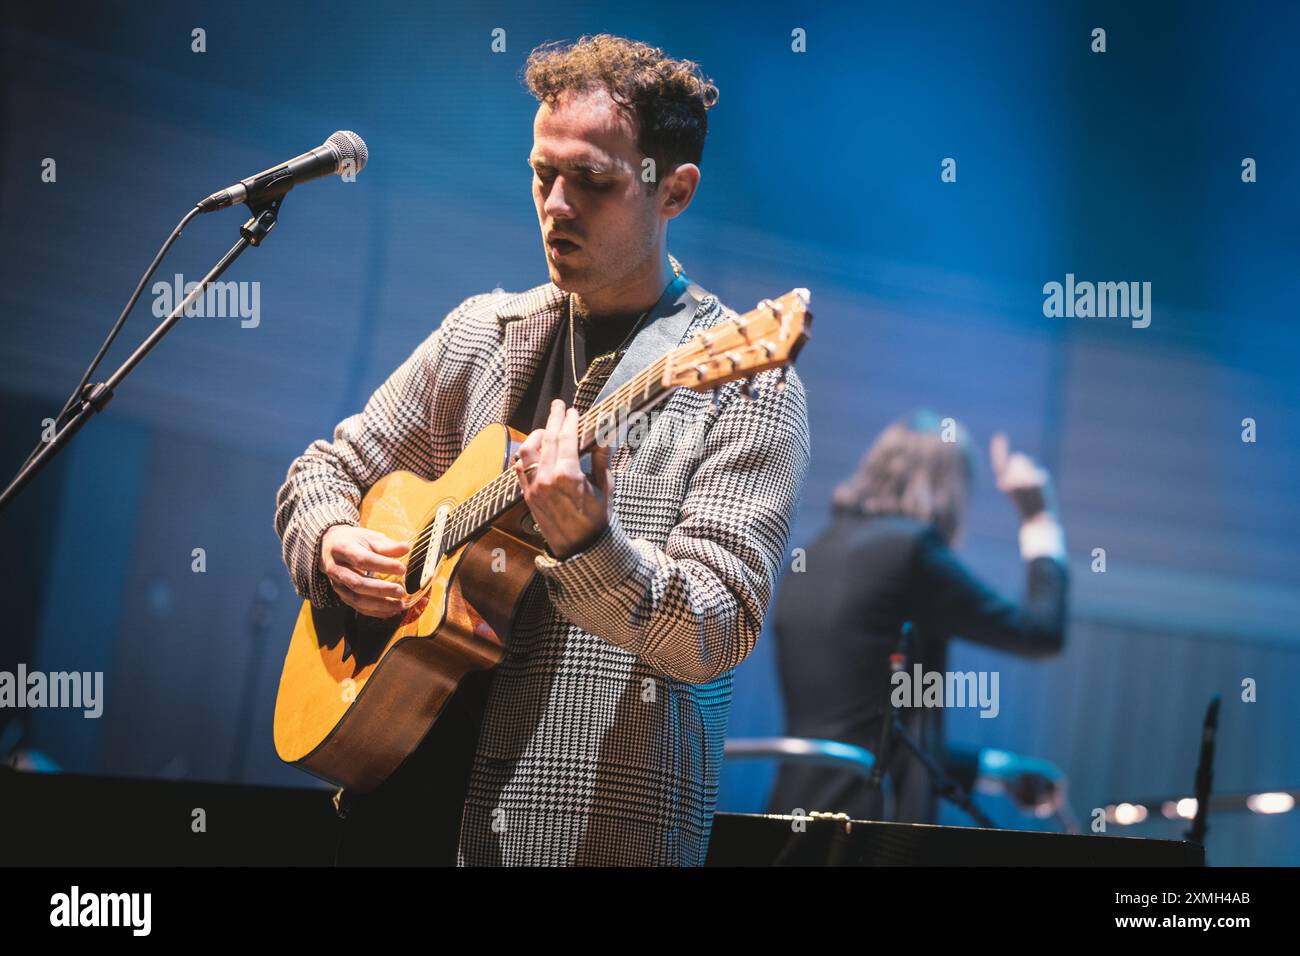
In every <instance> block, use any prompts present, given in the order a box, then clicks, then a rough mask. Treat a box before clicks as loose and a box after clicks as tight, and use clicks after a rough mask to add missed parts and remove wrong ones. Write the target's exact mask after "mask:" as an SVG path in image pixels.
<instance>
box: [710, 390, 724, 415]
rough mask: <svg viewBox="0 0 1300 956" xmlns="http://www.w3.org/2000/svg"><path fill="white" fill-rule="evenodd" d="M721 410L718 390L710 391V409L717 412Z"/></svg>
mask: <svg viewBox="0 0 1300 956" xmlns="http://www.w3.org/2000/svg"><path fill="white" fill-rule="evenodd" d="M721 408H722V403H721V402H720V401H718V390H717V389H716V388H711V389H709V409H710V410H711V411H715V412H716V411H718V410H719V409H721Z"/></svg>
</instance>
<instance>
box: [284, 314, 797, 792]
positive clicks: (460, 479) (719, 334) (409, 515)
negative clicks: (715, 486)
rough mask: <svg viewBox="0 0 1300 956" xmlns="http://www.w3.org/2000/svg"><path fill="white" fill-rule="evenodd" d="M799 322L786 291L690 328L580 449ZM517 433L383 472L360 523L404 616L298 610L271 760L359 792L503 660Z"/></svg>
mask: <svg viewBox="0 0 1300 956" xmlns="http://www.w3.org/2000/svg"><path fill="white" fill-rule="evenodd" d="M811 322H812V315H811V313H810V312H809V311H808V291H807V290H806V289H795V290H794V291H792V292H789V293H787V294H786V295H784V296H782V297H781V298H780V299H777V300H775V301H773V300H770V299H768V300H765V301H764V302H761V303H760V304H759V306H758V307H757V308H756V309H754V310H753V311H751V312H748V313H746V314H745V315H743V316H740V317H739V318H736V319H732V320H729V321H727V322H723V323H721V324H720V325H716V326H714V327H713V328H710V329H708V330H706V331H704V332H702V333H701V334H699V335H698V336H696V337H695V338H693V339H692V340H691V341H690V342H687V343H686V344H684V345H681V346H679V347H677V348H676V349H674V350H673V351H671V352H669V353H668V354H667V355H665V356H663V357H662V358H660V359H659V360H658V361H656V362H654V363H653V364H651V365H650V366H649V367H647V368H646V369H645V370H643V371H642V372H640V373H639V374H637V375H635V376H633V377H632V378H631V379H629V380H628V381H627V382H625V383H624V384H623V385H622V386H621V387H619V388H618V389H616V390H614V391H613V392H612V393H611V394H610V395H608V396H607V397H606V398H605V399H603V400H602V401H600V402H598V403H596V404H595V405H594V406H592V407H591V408H590V409H588V410H587V412H586V413H584V414H583V415H582V417H581V418H580V420H579V423H578V445H579V453H580V454H582V453H585V452H588V451H590V450H591V449H592V448H593V447H594V446H595V445H596V444H597V443H598V442H606V441H608V439H609V429H610V427H611V423H614V422H624V423H625V422H626V421H627V420H628V418H629V417H630V416H632V415H633V414H635V413H636V412H647V411H648V410H649V409H651V408H653V407H654V406H656V405H658V404H659V403H660V402H662V401H663V400H664V399H666V398H667V397H668V396H669V395H670V394H671V393H672V392H673V391H674V390H675V389H677V388H679V387H681V388H690V389H695V390H697V391H703V392H708V391H710V390H712V389H714V388H716V387H717V386H718V385H721V384H723V383H725V382H729V381H733V380H735V379H740V378H748V377H752V376H753V375H755V374H757V373H759V372H762V371H766V370H768V369H773V368H780V369H782V370H783V371H784V368H785V367H786V365H788V364H789V363H790V362H792V361H793V360H794V357H795V355H796V354H797V353H798V351H799V349H800V348H802V347H803V344H804V343H805V342H806V341H807V339H808V327H809V325H810V324H811ZM780 385H784V381H783V380H782V381H781V383H780ZM745 388H746V390H747V389H748V383H746V386H745ZM525 437H526V436H525V435H523V434H522V433H520V432H519V431H517V430H515V429H513V428H510V427H509V426H507V425H504V424H495V425H490V426H488V427H487V428H485V429H483V430H482V431H480V432H479V433H478V434H477V435H475V436H474V438H473V439H472V440H471V441H470V443H469V444H468V445H467V446H466V447H465V449H464V450H463V451H462V452H461V453H460V455H459V457H457V459H456V460H455V462H453V463H452V465H451V467H450V468H448V469H447V470H446V471H445V472H444V473H443V474H442V475H441V476H439V477H438V478H437V479H436V480H434V481H426V480H425V479H423V478H421V477H419V476H418V475H415V474H413V473H411V472H408V471H395V472H393V473H392V474H389V475H387V476H385V477H384V478H382V479H380V480H379V481H378V482H376V483H375V485H374V486H373V487H371V488H370V489H369V490H368V491H367V492H366V494H365V496H364V497H363V499H362V501H361V508H360V511H361V520H360V523H361V525H362V526H363V527H366V528H372V529H374V530H377V531H380V532H382V533H384V534H386V535H388V537H390V538H392V539H394V540H396V541H405V542H407V543H409V544H410V546H411V547H410V550H409V551H408V552H407V554H406V555H404V556H403V557H402V558H401V559H400V560H402V562H403V563H404V565H405V568H406V570H405V573H404V574H403V575H379V576H380V577H383V578H385V579H387V580H393V581H400V582H401V583H402V584H403V586H404V587H405V589H406V598H405V600H404V601H403V607H404V608H405V609H406V610H405V613H402V614H397V615H394V616H393V617H391V618H388V619H378V618H371V617H366V616H363V615H360V614H357V613H356V612H355V611H353V610H352V609H351V608H348V607H330V608H317V607H313V606H312V605H311V603H310V602H304V603H303V606H302V610H301V612H300V613H299V615H298V620H297V623H296V625H295V626H294V630H293V637H292V639H291V640H290V642H289V651H288V654H287V655H286V657H285V661H284V668H283V671H282V673H281V676H280V689H279V693H278V695H277V697H276V702H275V748H276V752H277V753H278V754H279V755H280V758H281V759H282V760H284V761H286V762H287V763H291V764H293V765H295V766H297V767H300V768H301V769H303V770H306V771H307V772H309V773H312V774H314V775H316V776H318V777H320V778H322V779H324V780H327V781H329V782H330V783H333V784H335V785H338V786H342V787H344V788H346V789H349V790H355V791H356V792H358V793H364V792H366V791H368V790H372V789H374V788H375V787H376V786H378V785H379V784H380V783H382V782H383V781H384V780H385V779H387V777H388V776H389V775H390V774H391V773H392V772H393V771H394V770H396V769H397V767H398V766H399V765H400V764H401V763H402V761H403V760H405V759H406V757H407V756H408V755H409V754H410V753H411V752H412V751H413V750H414V749H415V748H416V746H417V745H418V744H419V743H420V741H421V740H422V739H423V738H424V736H425V734H427V733H428V731H429V729H430V728H431V727H432V726H433V724H434V722H435V721H436V720H437V719H438V715H439V714H440V713H441V712H442V709H443V707H444V706H445V705H446V703H447V701H448V700H450V699H451V696H452V694H454V693H455V691H456V688H457V686H458V685H459V683H460V681H461V680H462V678H464V677H465V676H466V675H467V674H468V673H470V672H471V671H475V670H484V669H487V668H491V667H494V666H495V665H496V664H497V663H499V662H500V661H501V659H502V657H503V656H504V654H505V649H506V645H507V642H508V641H509V638H510V629H511V622H512V620H513V618H514V616H515V612H516V609H517V607H518V605H519V602H520V599H521V598H522V596H523V593H524V591H525V590H526V589H527V587H528V584H529V582H530V581H531V579H532V577H533V574H534V573H535V571H536V569H535V568H534V565H533V557H534V556H535V555H537V554H539V553H541V552H543V551H544V550H545V547H546V545H545V542H544V541H543V540H542V538H541V536H540V534H539V533H538V531H537V528H536V526H535V525H534V524H533V522H532V519H531V517H530V516H529V514H528V509H527V506H526V504H525V503H524V499H523V492H522V490H521V489H520V487H519V483H518V481H517V478H516V475H515V472H514V470H513V469H512V468H511V467H510V459H511V456H512V455H513V454H514V452H515V449H516V448H517V447H518V446H519V445H520V444H521V443H522V442H523V441H524V439H525Z"/></svg>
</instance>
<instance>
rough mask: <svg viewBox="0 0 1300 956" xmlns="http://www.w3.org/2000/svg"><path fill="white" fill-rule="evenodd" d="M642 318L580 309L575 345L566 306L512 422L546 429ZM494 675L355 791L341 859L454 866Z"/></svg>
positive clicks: (480, 675)
mask: <svg viewBox="0 0 1300 956" xmlns="http://www.w3.org/2000/svg"><path fill="white" fill-rule="evenodd" d="M640 318H641V316H637V315H629V316H612V317H603V318H601V319H600V320H599V322H593V323H591V325H590V327H587V326H586V324H585V323H584V322H583V321H582V319H581V318H580V317H578V316H575V317H574V320H573V332H574V337H573V345H572V349H570V343H569V319H568V314H567V312H566V315H565V318H564V321H562V322H560V323H559V325H558V327H557V329H556V332H555V336H554V338H553V339H552V340H551V344H550V347H549V348H548V349H547V351H546V354H545V355H543V356H542V360H541V362H540V363H539V365H538V367H537V371H536V373H535V374H534V375H533V377H532V380H531V381H530V382H529V384H528V388H527V389H525V390H524V394H523V396H522V397H521V398H520V400H519V405H518V407H516V408H515V410H514V412H513V413H512V414H511V416H510V420H509V424H510V426H511V427H512V428H516V429H518V430H519V431H521V432H523V433H524V434H528V433H529V432H531V431H533V430H534V429H537V428H545V427H546V419H547V416H548V415H549V414H550V405H551V402H552V401H553V400H554V399H556V398H560V399H563V400H564V403H565V405H566V406H567V405H569V404H570V403H571V402H572V401H573V397H574V395H575V394H576V392H577V388H576V386H575V385H574V378H575V377H576V378H577V379H579V380H581V379H582V376H583V374H584V373H585V372H586V370H587V367H588V366H589V365H590V364H591V359H593V358H595V357H596V356H598V355H602V354H604V353H605V352H610V351H614V350H615V349H617V348H619V346H620V344H622V343H623V342H624V340H625V339H627V338H629V335H630V333H631V331H632V328H633V326H635V325H636V323H637V322H638V320H639V319H640ZM624 347H625V346H624ZM575 358H576V360H577V367H576V372H575V367H574V362H573V359H575ZM491 682H492V671H478V672H475V673H471V674H470V675H468V676H467V677H466V678H465V679H464V680H463V681H461V685H460V688H459V689H458V690H457V691H456V694H455V696H453V697H452V699H451V700H450V701H448V702H447V706H446V708H445V709H444V711H443V713H442V714H441V715H440V716H439V718H438V720H437V721H436V722H435V723H434V725H433V727H432V729H430V731H429V733H428V736H426V737H425V738H424V740H423V741H422V742H421V743H420V746H419V747H418V748H417V749H416V750H415V752H414V753H412V754H411V756H410V757H408V758H407V759H406V761H405V762H404V763H403V764H402V765H401V766H400V767H398V768H397V770H396V771H395V772H394V773H393V775H392V776H391V777H390V778H389V779H388V780H386V781H385V782H384V783H383V784H382V785H381V786H379V787H378V788H376V789H375V790H374V791H372V792H371V793H369V794H365V795H363V796H359V797H353V798H351V801H350V803H351V806H350V809H349V812H348V816H347V819H346V821H345V822H344V830H343V834H342V837H341V841H340V844H339V852H338V862H339V863H340V864H345V865H354V864H356V865H392V864H397V865H402V864H410V865H423V866H430V865H432V866H453V865H455V863H456V848H457V844H458V842H459V838H460V817H461V812H462V810H463V808H464V803H465V793H466V791H467V789H468V786H469V774H470V770H471V769H472V768H473V764H474V751H475V748H476V746H477V743H478V734H479V727H480V725H481V724H482V720H483V711H484V708H485V707H486V705H487V697H488V690H489V688H490V687H491Z"/></svg>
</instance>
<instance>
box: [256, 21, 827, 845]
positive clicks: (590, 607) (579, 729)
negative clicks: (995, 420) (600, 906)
mask: <svg viewBox="0 0 1300 956" xmlns="http://www.w3.org/2000/svg"><path fill="white" fill-rule="evenodd" d="M525 79H526V83H527V85H528V88H529V90H530V92H531V93H532V94H533V95H534V96H535V97H536V98H537V99H538V101H539V108H538V110H537V114H536V118H535V121H534V127H533V147H532V151H531V154H530V155H529V164H530V166H531V167H532V172H533V180H532V191H533V200H534V203H535V205H536V209H537V219H538V225H539V227H540V229H541V235H542V241H543V247H544V250H545V254H546V262H547V268H548V271H549V276H550V281H549V282H547V283H546V284H544V285H541V286H538V287H536V288H534V289H531V290H529V291H527V292H523V293H517V294H512V293H495V294H487V295H479V296H474V297H472V298H470V299H467V300H466V301H465V302H463V303H462V304H461V305H460V306H458V307H457V308H456V309H454V310H453V311H452V312H451V313H450V314H449V315H448V316H447V317H446V319H445V320H444V321H443V322H442V324H441V325H440V326H439V327H438V328H437V329H436V330H435V331H434V332H433V333H432V334H431V335H430V336H429V337H428V338H427V339H426V340H425V341H424V342H423V343H422V344H421V345H420V346H419V347H418V348H417V349H416V350H415V351H414V353H413V354H412V355H411V356H410V357H409V358H408V359H407V360H406V361H405V362H404V363H403V364H402V365H401V366H400V367H399V368H398V369H397V370H396V371H395V372H394V373H393V374H392V375H391V376H390V377H389V378H388V380H387V381H385V382H384V384H383V385H381V386H380V387H379V389H378V390H377V391H376V392H375V393H374V395H373V396H372V397H371V398H370V400H369V401H368V402H367V404H366V407H365V409H364V410H363V411H361V412H360V413H358V414H356V415H353V416H351V417H349V418H347V419H345V420H344V421H343V422H341V423H340V424H339V426H338V428H337V429H336V431H335V434H334V439H333V441H332V442H327V441H324V440H320V441H317V442H315V443H313V444H312V445H311V447H310V448H308V449H307V451H306V452H305V453H304V454H303V455H302V456H300V457H299V458H298V459H296V460H295V461H294V463H293V464H292V466H291V467H290V469H289V473H288V477H287V479H286V481H285V483H284V485H283V487H282V488H281V489H280V492H279V495H278V497H277V509H276V530H277V532H278V533H279V534H280V535H281V538H282V540H283V545H284V559H285V562H286V565H287V566H288V568H289V570H290V573H291V575H292V577H293V580H294V584H295V587H296V588H297V590H298V592H299V594H301V595H302V596H303V597H304V598H306V599H307V600H308V601H310V602H311V604H312V605H313V606H316V607H322V608H323V607H336V606H338V605H339V604H340V603H341V604H343V605H347V606H348V607H350V608H352V609H354V610H355V612H356V613H357V614H359V615H364V616H366V617H369V618H389V617H391V616H393V615H395V614H398V613H400V612H401V611H402V605H401V603H400V601H401V598H402V596H403V589H402V587H401V585H399V584H397V583H395V582H394V581H392V580H389V579H385V578H380V577H376V576H375V575H380V574H401V573H402V572H403V568H404V565H403V563H402V561H401V560H400V559H401V558H402V556H403V555H404V554H406V552H407V550H408V545H406V544H405V543H402V542H399V541H394V540H390V539H389V538H387V537H386V536H384V535H383V534H380V533H378V532H376V531H371V530H367V529H364V528H362V527H360V526H359V525H360V521H359V511H358V505H359V502H360V500H361V497H362V495H363V493H364V492H365V490H366V489H367V488H369V487H370V486H371V485H373V484H374V483H375V482H376V481H377V480H378V479H380V478H381V477H383V476H384V475H385V474H387V473H389V472H391V471H393V470H395V469H406V470H409V471H412V472H416V473H418V474H420V475H422V476H424V477H426V478H434V477H436V476H437V475H438V474H440V473H441V472H442V471H444V470H445V469H446V468H447V467H448V466H449V464H450V462H451V461H452V460H454V459H455V458H456V456H457V454H458V453H459V452H460V450H461V449H462V448H463V447H464V446H465V445H466V444H467V443H468V442H469V441H470V439H472V438H473V437H474V435H475V434H476V433H477V432H478V431H479V430H480V429H481V428H482V427H484V426H485V425H487V424H490V423H492V422H508V423H509V424H510V425H512V426H514V427H515V428H517V429H518V430H519V431H520V432H524V433H526V434H528V438H527V441H526V442H524V443H523V445H522V446H521V447H520V448H519V450H518V454H517V459H516V460H515V461H514V464H513V467H514V468H515V469H516V472H517V474H518V477H519V482H520V484H521V486H522V490H523V494H524V499H525V501H526V503H527V506H528V508H529V509H530V511H531V514H532V516H533V519H534V521H535V523H536V527H537V529H538V531H540V533H541V535H542V536H543V537H544V538H545V541H546V545H547V550H548V551H549V554H543V555H539V556H538V557H537V559H536V570H537V572H538V573H537V575H536V577H535V578H534V579H533V581H532V583H531V584H530V585H529V587H528V590H527V591H526V592H525V597H524V599H523V600H522V601H521V604H520V607H519V611H518V615H517V619H516V623H515V626H514V629H513V631H512V633H511V637H510V642H509V646H508V649H507V651H506V654H505V657H504V659H503V660H502V661H501V663H500V664H499V665H498V666H497V667H496V668H495V669H493V670H489V671H482V672H479V673H476V674H474V675H472V677H471V678H470V679H467V680H466V681H465V682H464V683H463V684H462V685H461V687H460V690H459V691H458V692H457V693H456V695H455V697H454V698H453V699H452V701H451V703H450V704H449V705H448V706H447V708H446V712H445V713H444V714H443V715H442V717H441V718H440V719H439V720H438V722H437V723H436V724H435V725H434V728H433V730H432V731H430V733H429V734H428V737H426V738H425V741H424V743H423V744H422V745H421V746H420V748H419V750H418V751H417V752H416V753H415V754H413V755H412V756H411V757H410V758H409V759H408V760H407V761H406V762H405V763H404V764H403V765H402V766H401V767H400V768H399V769H398V770H397V772H396V773H394V774H393V776H392V777H391V778H389V779H388V780H387V781H386V782H385V783H384V784H382V785H381V786H380V787H378V788H377V789H376V790H374V791H373V792H371V793H367V794H364V795H361V796H360V797H359V799H358V800H357V801H356V803H355V805H354V806H353V807H352V809H351V810H350V813H349V817H348V819H347V821H346V823H345V838H344V850H345V852H344V854H343V856H344V858H345V860H346V861H357V862H366V861H381V860H382V861H403V862H432V863H457V862H458V863H460V864H462V865H484V864H525V865H567V864H597V865H641V864H670V865H678V864H681V865H696V864H701V863H703V861H704V857H705V853H706V851H707V847H708V838H709V830H710V827H711V823H712V817H713V812H714V807H715V802H716V793H717V785H718V773H719V768H720V764H721V760H722V745H723V738H724V735H725V730H726V725H727V717H728V712H729V709H730V701H731V683H732V671H733V669H734V668H735V667H736V666H737V665H738V664H739V663H740V662H741V661H742V660H743V659H744V658H745V657H746V656H747V655H748V654H749V653H750V651H751V650H752V649H753V647H754V644H755V641H756V640H757V638H758V634H759V631H760V628H761V626H762V622H763V618H764V614H765V613H766V611H767V607H768V603H769V600H770V598H771V596H772V591H773V588H774V586H775V583H776V580H777V577H778V575H779V573H780V570H781V566H782V564H783V561H784V550H785V547H786V543H787V540H788V537H789V532H790V523H791V520H792V516H793V512H794V508H795V503H796V499H797V496H798V492H799V487H800V484H801V482H802V480H803V475H804V472H805V469H806V466H807V461H808V455H809V435H808V423H807V413H806V405H805V398H804V391H803V386H802V384H801V382H800V380H799V378H798V376H797V375H796V374H795V373H794V371H793V370H790V371H788V372H787V373H786V375H785V384H784V387H778V382H777V373H776V372H775V371H770V372H764V373H761V374H759V375H758V376H756V377H755V378H754V381H753V393H752V397H750V396H747V395H745V394H742V393H741V388H740V385H739V383H735V382H732V383H729V384H727V385H725V386H723V387H720V388H718V389H717V391H716V393H715V394H714V396H713V400H712V402H711V401H710V396H709V395H708V394H702V393H699V392H694V391H691V390H689V389H677V390H676V391H675V392H674V393H673V394H672V397H671V398H669V399H668V400H667V401H666V402H665V403H664V404H663V405H662V406H661V408H660V412H661V414H660V415H659V417H658V419H657V420H656V421H655V424H654V425H653V426H652V427H651V428H650V429H649V431H648V433H647V434H645V435H644V437H643V438H642V439H641V440H640V441H638V442H636V443H635V447H632V445H633V443H632V442H627V443H625V444H623V445H621V446H620V447H617V448H612V447H611V446H610V445H601V446H599V447H597V448H596V449H595V451H593V452H592V454H591V465H590V474H588V473H587V472H585V471H584V470H583V467H582V459H581V458H580V456H579V446H578V441H577V423H578V416H579V412H581V411H585V410H586V408H588V407H590V405H591V404H592V401H593V399H595V398H596V396H597V394H598V393H599V391H600V389H601V388H602V387H603V386H604V384H605V383H606V382H607V381H611V378H610V377H611V376H617V375H619V374H623V375H624V377H626V373H627V371H628V370H627V369H626V368H625V369H619V368H618V364H619V362H620V360H621V358H622V356H623V355H624V353H625V352H626V351H627V350H628V349H629V347H632V348H633V350H634V351H635V347H634V345H633V343H635V342H636V340H637V339H638V337H640V336H646V335H651V334H653V333H654V332H655V331H656V330H658V333H659V334H661V335H662V334H664V331H665V330H668V331H669V332H670V333H671V340H670V342H669V345H668V347H669V348H671V347H674V346H676V345H677V344H678V343H679V342H685V341H687V340H688V339H690V338H691V337H692V336H694V335H696V334H698V333H699V332H702V331H703V330H705V329H708V328H710V327H712V326H715V325H718V324H719V323H721V322H723V321H725V320H727V319H728V318H730V317H733V316H734V313H733V312H731V311H730V310H728V309H726V308H725V307H724V306H723V305H722V304H721V303H720V302H719V301H718V299H717V298H716V297H715V296H712V295H710V294H708V293H707V292H704V291H703V290H702V289H700V287H699V286H697V285H696V284H695V283H693V282H691V281H690V280H689V279H687V278H686V276H685V275H683V274H682V272H681V268H680V265H679V264H678V263H677V261H676V260H675V259H673V258H672V257H671V256H669V255H668V254H667V251H666V241H667V226H668V222H669V221H670V220H672V219H674V218H676V217H677V216H678V215H680V214H681V213H682V212H683V211H684V210H685V209H686V208H687V207H688V206H689V205H690V203H691V200H692V198H693V197H694V195H695V191H696V189H697V187H698V185H699V182H700V168H699V163H700V159H701V155H702V152H703V146H704V139H705V135H706V132H707V125H708V124H707V110H708V109H709V108H710V107H712V106H713V105H714V103H715V102H716V101H717V96H718V91H717V88H716V87H715V86H714V85H713V84H712V83H710V82H709V81H708V80H707V79H705V78H704V76H703V75H702V74H701V72H700V70H699V68H698V67H697V66H696V65H695V64H694V63H691V62H689V61H684V60H674V59H670V58H668V57H667V56H666V55H665V54H664V53H663V52H662V51H661V50H658V49H655V48H653V47H651V46H648V45H646V44H643V43H636V42H632V41H629V40H625V39H622V38H617V37H611V36H597V37H590V38H584V39H582V40H580V41H578V42H577V43H574V44H571V45H567V46H547V47H543V48H539V49H538V50H536V51H534V52H533V53H532V55H531V56H530V58H529V61H528V65H527V68H526V73H525ZM674 322H676V323H677V324H676V325H674V324H673V323H674ZM665 351H666V349H665ZM669 425H671V426H672V427H667V426H669Z"/></svg>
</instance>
